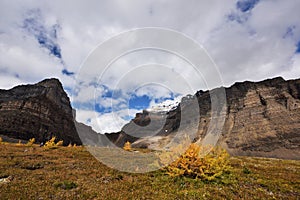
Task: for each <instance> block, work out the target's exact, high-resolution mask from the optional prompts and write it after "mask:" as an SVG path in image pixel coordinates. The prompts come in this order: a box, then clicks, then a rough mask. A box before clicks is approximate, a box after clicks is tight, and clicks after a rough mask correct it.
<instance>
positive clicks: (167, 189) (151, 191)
mask: <svg viewBox="0 0 300 200" xmlns="http://www.w3.org/2000/svg"><path fill="white" fill-rule="evenodd" d="M0 151H1V155H0V180H1V179H3V180H4V179H5V180H8V182H5V183H1V181H0V199H1V200H2V199H297V198H298V197H299V196H300V161H288V160H276V159H261V158H248V157H235V158H231V159H230V165H231V166H232V168H233V169H232V170H233V171H232V173H231V174H227V175H225V176H223V177H221V178H220V179H217V180H216V181H213V182H204V181H201V180H193V179H189V178H172V177H169V176H167V175H165V174H163V172H162V171H156V172H151V173H147V174H129V173H122V172H118V171H116V170H113V169H110V168H108V167H106V166H105V165H103V164H101V163H100V162H98V161H97V160H96V159H95V158H93V157H92V156H91V155H90V153H89V152H88V151H86V150H85V148H83V147H70V148H68V147H58V148H57V149H50V150H45V149H44V148H42V147H39V146H37V145H33V146H32V147H27V146H25V145H23V146H16V145H13V144H7V143H6V144H0Z"/></svg>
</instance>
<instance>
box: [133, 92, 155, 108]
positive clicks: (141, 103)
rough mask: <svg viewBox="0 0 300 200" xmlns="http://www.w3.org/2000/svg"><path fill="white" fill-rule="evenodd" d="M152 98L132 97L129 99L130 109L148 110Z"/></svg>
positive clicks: (145, 96) (144, 96)
mask: <svg viewBox="0 0 300 200" xmlns="http://www.w3.org/2000/svg"><path fill="white" fill-rule="evenodd" d="M150 102H151V98H150V97H149V96H147V95H143V96H137V95H132V96H131V98H130V99H129V102H128V106H129V109H146V108H148V107H149V105H150Z"/></svg>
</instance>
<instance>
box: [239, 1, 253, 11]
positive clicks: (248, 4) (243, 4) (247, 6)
mask: <svg viewBox="0 0 300 200" xmlns="http://www.w3.org/2000/svg"><path fill="white" fill-rule="evenodd" d="M258 2H259V0H240V1H238V2H237V3H236V7H237V9H239V10H240V11H242V12H247V11H250V10H252V9H253V8H254V7H255V5H256V4H257V3H258Z"/></svg>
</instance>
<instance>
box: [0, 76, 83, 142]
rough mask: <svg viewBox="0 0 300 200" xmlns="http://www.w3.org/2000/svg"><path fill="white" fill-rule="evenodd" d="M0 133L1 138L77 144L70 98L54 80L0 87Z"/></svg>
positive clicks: (78, 139)
mask: <svg viewBox="0 0 300 200" xmlns="http://www.w3.org/2000/svg"><path fill="white" fill-rule="evenodd" d="M0 134H1V135H4V136H5V138H7V137H8V138H15V139H21V140H28V139H30V138H35V139H36V141H38V142H45V141H46V140H49V139H50V138H51V137H53V136H56V137H57V139H59V140H63V141H64V144H65V145H67V144H69V143H76V144H81V140H80V138H79V136H78V134H77V131H76V127H75V124H74V120H73V110H72V107H71V105H70V99H69V97H68V96H67V94H66V93H65V91H64V90H63V87H62V84H61V83H60V82H59V80H57V79H54V78H52V79H46V80H43V81H41V82H39V83H37V84H32V85H20V86H16V87H14V88H12V89H10V90H0Z"/></svg>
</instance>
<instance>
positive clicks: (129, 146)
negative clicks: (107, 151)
mask: <svg viewBox="0 0 300 200" xmlns="http://www.w3.org/2000/svg"><path fill="white" fill-rule="evenodd" d="M123 149H124V150H125V151H131V144H130V142H128V141H127V142H126V143H125V144H124V146H123Z"/></svg>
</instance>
